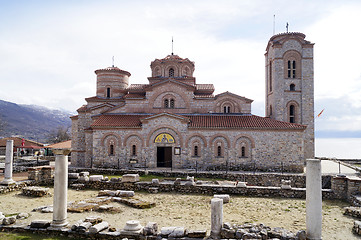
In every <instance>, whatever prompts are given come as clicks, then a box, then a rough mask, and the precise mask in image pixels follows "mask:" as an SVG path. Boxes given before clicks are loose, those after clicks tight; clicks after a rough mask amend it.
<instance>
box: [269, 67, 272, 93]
mask: <svg viewBox="0 0 361 240" xmlns="http://www.w3.org/2000/svg"><path fill="white" fill-rule="evenodd" d="M269 91H270V92H272V62H269Z"/></svg>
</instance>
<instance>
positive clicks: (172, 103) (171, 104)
mask: <svg viewBox="0 0 361 240" xmlns="http://www.w3.org/2000/svg"><path fill="white" fill-rule="evenodd" d="M170 108H174V99H171V100H170Z"/></svg>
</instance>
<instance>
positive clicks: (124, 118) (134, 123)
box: [91, 114, 145, 128]
mask: <svg viewBox="0 0 361 240" xmlns="http://www.w3.org/2000/svg"><path fill="white" fill-rule="evenodd" d="M143 117H145V116H144V115H123V114H121V115H110V114H109V115H101V116H100V117H99V118H97V119H96V120H95V121H94V122H93V123H92V125H91V127H128V128H134V127H141V122H140V119H141V118H143Z"/></svg>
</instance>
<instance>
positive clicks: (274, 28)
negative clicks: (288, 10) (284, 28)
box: [273, 14, 276, 35]
mask: <svg viewBox="0 0 361 240" xmlns="http://www.w3.org/2000/svg"><path fill="white" fill-rule="evenodd" d="M275 30H276V14H273V35H275Z"/></svg>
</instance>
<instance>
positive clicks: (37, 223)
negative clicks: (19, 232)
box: [30, 220, 50, 228]
mask: <svg viewBox="0 0 361 240" xmlns="http://www.w3.org/2000/svg"><path fill="white" fill-rule="evenodd" d="M30 227H31V228H47V227H50V221H48V220H34V221H32V222H31V223H30Z"/></svg>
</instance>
